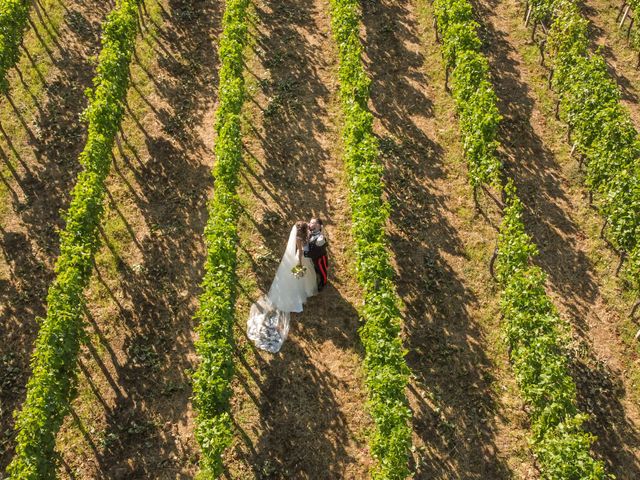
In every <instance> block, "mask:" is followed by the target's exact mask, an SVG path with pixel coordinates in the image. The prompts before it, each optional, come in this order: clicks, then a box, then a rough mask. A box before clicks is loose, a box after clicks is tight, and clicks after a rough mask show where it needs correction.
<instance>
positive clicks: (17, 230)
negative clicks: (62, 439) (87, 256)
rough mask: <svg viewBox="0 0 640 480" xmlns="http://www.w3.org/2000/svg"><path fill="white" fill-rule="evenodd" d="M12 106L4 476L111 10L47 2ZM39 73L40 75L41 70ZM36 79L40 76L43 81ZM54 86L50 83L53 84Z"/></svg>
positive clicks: (4, 282)
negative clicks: (83, 114) (102, 25)
mask: <svg viewBox="0 0 640 480" xmlns="http://www.w3.org/2000/svg"><path fill="white" fill-rule="evenodd" d="M38 3H39V5H40V8H39V15H37V14H36V11H35V10H33V9H32V14H31V17H32V26H33V25H35V26H36V29H35V30H34V29H33V27H32V28H31V29H30V30H29V31H28V32H27V33H26V35H25V41H24V45H25V49H24V50H23V52H24V53H23V58H22V59H21V61H20V63H19V66H18V69H17V70H14V71H12V72H11V74H10V77H9V82H10V85H11V90H10V91H11V93H10V97H9V98H8V99H7V98H5V97H3V98H2V101H1V102H0V104H1V105H0V126H1V132H0V133H1V134H2V136H1V137H0V156H2V162H1V163H0V177H1V180H2V182H3V184H4V189H3V191H2V194H1V195H2V198H0V204H3V205H2V208H0V249H1V251H2V255H1V256H0V338H2V343H1V345H0V471H2V470H4V468H5V467H6V466H7V464H8V462H9V460H10V457H11V453H12V450H13V437H14V433H13V418H12V413H13V411H14V410H15V408H16V407H17V406H19V405H20V403H21V402H22V401H23V399H24V395H25V388H24V387H25V384H26V381H27V378H28V375H29V367H28V364H29V357H30V354H31V351H32V348H33V341H34V338H35V334H36V332H37V323H36V317H38V316H42V315H44V313H45V310H44V302H45V296H46V291H47V286H48V284H49V282H50V281H51V279H52V268H53V261H54V260H55V257H56V255H57V233H56V229H57V228H59V227H61V226H62V222H61V218H60V214H59V212H60V210H61V209H64V208H66V205H67V203H68V201H69V192H70V190H71V187H72V185H73V182H74V179H75V176H76V174H77V172H78V167H79V165H78V163H77V156H78V153H79V152H80V150H81V148H82V145H83V143H84V138H85V127H84V125H82V124H81V123H80V121H79V118H78V115H79V114H80V112H81V111H82V110H83V108H84V107H85V104H86V102H85V99H84V95H83V91H84V89H85V88H86V87H88V86H89V85H90V82H91V77H92V75H93V65H92V63H91V60H90V57H91V56H92V55H94V54H95V53H96V52H97V49H98V45H99V32H100V28H99V27H100V23H101V21H102V19H103V18H104V16H105V14H106V11H107V8H108V7H107V6H105V5H104V4H103V2H94V1H88V2H87V1H69V2H65V5H64V6H63V5H62V4H60V3H59V2H53V1H48V2H47V1H45V2H38ZM35 65H37V69H36V67H35ZM36 72H40V73H39V74H38V73H36ZM45 76H46V78H45Z"/></svg>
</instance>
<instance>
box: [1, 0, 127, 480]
mask: <svg viewBox="0 0 640 480" xmlns="http://www.w3.org/2000/svg"><path fill="white" fill-rule="evenodd" d="M137 32H138V0H120V1H119V2H118V3H117V6H116V8H115V9H114V10H113V11H112V12H111V13H110V14H109V16H108V18H107V20H106V22H105V24H104V28H103V33H102V39H101V41H102V49H101V52H100V55H99V57H98V65H97V67H96V75H95V77H94V79H93V89H91V90H88V91H87V95H88V97H89V106H88V107H87V109H86V110H85V112H84V113H83V119H84V120H85V121H86V122H87V123H88V138H87V143H86V145H85V147H84V150H83V151H82V153H81V154H80V163H81V164H82V167H83V170H82V172H81V173H80V174H79V175H78V179H77V182H76V184H75V186H74V188H73V190H72V192H71V203H70V206H69V209H68V211H67V212H66V214H65V216H64V220H65V222H66V226H65V228H64V230H63V231H61V233H60V255H59V257H58V259H57V261H56V265H55V279H54V281H53V283H52V284H51V286H50V287H49V291H48V294H47V305H48V308H47V314H46V318H45V319H44V320H43V322H42V324H41V325H40V330H39V332H38V337H37V340H36V346H35V350H34V353H33V356H32V358H31V369H32V374H31V378H30V379H29V381H28V384H27V397H26V400H25V402H24V405H23V406H22V409H21V411H20V412H19V413H18V415H17V418H16V429H17V430H18V435H17V445H16V454H15V457H14V459H13V460H12V462H11V464H10V465H9V468H8V472H9V474H10V475H11V478H13V479H16V480H18V479H30V480H43V479H49V478H51V479H53V478H55V476H56V458H57V455H56V454H55V452H54V447H55V438H56V433H57V431H58V430H59V428H60V426H61V424H62V421H63V419H64V417H65V415H66V413H67V412H68V411H69V408H70V404H71V400H72V399H73V396H74V390H75V386H76V383H77V364H76V362H77V357H78V352H79V349H80V342H81V340H82V337H83V335H84V330H83V319H84V309H85V304H84V297H83V291H84V289H85V287H86V286H87V283H88V281H89V277H90V276H91V271H92V267H93V258H94V255H95V252H96V250H97V248H98V245H99V237H98V227H99V225H100V222H101V219H102V216H103V211H104V206H103V200H104V196H105V191H106V187H105V180H106V177H107V175H108V173H109V169H110V166H111V152H112V149H113V144H114V141H115V136H116V134H117V132H118V129H119V127H120V123H121V121H122V118H123V115H124V100H125V98H126V94H127V89H128V85H129V64H130V61H131V56H132V54H133V49H134V44H135V38H136V35H137Z"/></svg>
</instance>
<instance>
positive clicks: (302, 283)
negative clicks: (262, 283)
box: [247, 226, 318, 353]
mask: <svg viewBox="0 0 640 480" xmlns="http://www.w3.org/2000/svg"><path fill="white" fill-rule="evenodd" d="M297 264H298V255H297V245H296V227H295V226H294V227H293V228H292V229H291V233H290V234H289V241H288V242H287V248H286V250H285V252H284V255H283V256H282V260H281V261H280V265H279V266H278V270H277V271H276V275H275V277H274V278H273V282H271V288H269V293H268V294H267V295H266V296H262V297H260V298H259V299H258V301H256V302H255V303H254V304H253V305H252V306H251V311H250V312H249V319H248V321H247V335H248V337H249V338H250V339H251V340H253V342H254V343H255V344H256V346H257V347H258V348H261V349H263V350H267V351H269V352H272V353H276V352H278V351H280V348H281V347H282V344H283V343H284V341H285V339H286V338H287V334H288V333H289V324H290V313H291V312H302V309H303V305H304V303H305V302H306V300H307V298H308V297H311V296H313V295H315V294H316V293H318V285H317V280H316V274H315V270H314V268H313V262H312V261H311V259H309V258H306V257H303V258H302V266H303V267H305V268H306V271H305V273H304V275H303V276H302V277H301V278H296V277H295V276H294V275H293V273H291V270H292V269H293V268H294V267H295V266H296V265H297Z"/></svg>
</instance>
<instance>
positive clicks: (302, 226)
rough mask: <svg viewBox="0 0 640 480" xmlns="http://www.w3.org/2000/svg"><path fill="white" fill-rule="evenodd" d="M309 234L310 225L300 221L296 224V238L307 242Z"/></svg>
mask: <svg viewBox="0 0 640 480" xmlns="http://www.w3.org/2000/svg"><path fill="white" fill-rule="evenodd" d="M308 233H309V225H307V222H303V221H298V222H296V237H298V238H299V239H300V240H302V241H303V242H304V241H306V240H307V236H308V235H307V234H308Z"/></svg>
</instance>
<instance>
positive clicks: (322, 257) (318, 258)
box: [305, 229, 329, 290]
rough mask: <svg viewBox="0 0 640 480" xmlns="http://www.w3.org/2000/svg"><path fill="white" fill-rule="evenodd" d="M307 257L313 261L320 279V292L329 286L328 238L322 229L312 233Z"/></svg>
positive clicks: (306, 253)
mask: <svg viewBox="0 0 640 480" xmlns="http://www.w3.org/2000/svg"><path fill="white" fill-rule="evenodd" d="M305 256H306V257H309V258H311V260H312V261H313V266H314V268H315V270H316V274H317V277H318V290H322V289H323V288H324V286H325V285H326V284H327V268H328V267H329V258H328V256H327V237H325V235H324V233H323V232H322V229H320V230H317V231H315V232H311V235H310V236H309V244H308V246H307V251H306V252H305Z"/></svg>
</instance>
